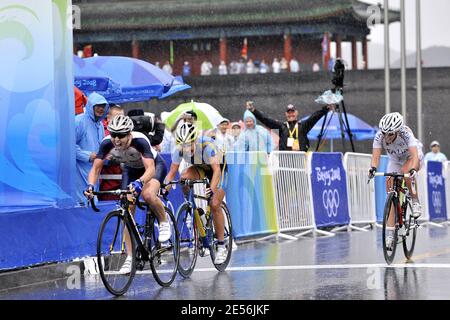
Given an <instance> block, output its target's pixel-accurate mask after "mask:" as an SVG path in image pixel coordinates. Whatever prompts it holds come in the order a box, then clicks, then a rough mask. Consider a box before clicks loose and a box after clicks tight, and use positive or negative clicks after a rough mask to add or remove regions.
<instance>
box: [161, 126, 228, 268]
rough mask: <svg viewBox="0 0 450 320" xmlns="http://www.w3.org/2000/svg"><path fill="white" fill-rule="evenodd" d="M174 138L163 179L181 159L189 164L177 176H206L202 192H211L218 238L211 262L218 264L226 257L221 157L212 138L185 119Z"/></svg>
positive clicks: (224, 169)
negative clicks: (205, 185) (172, 150)
mask: <svg viewBox="0 0 450 320" xmlns="http://www.w3.org/2000/svg"><path fill="white" fill-rule="evenodd" d="M175 141H176V144H177V148H176V150H175V151H174V152H173V153H172V165H171V166H170V170H169V173H168V174H167V177H166V179H165V181H166V182H170V181H172V180H173V179H174V178H175V175H176V174H177V172H178V168H179V167H180V163H181V161H182V160H183V159H184V161H185V162H186V163H187V164H188V165H189V167H187V168H186V169H185V170H184V171H183V172H182V173H181V179H187V180H197V179H203V178H204V177H207V178H208V179H209V181H210V189H207V190H206V193H207V195H210V194H212V196H211V200H210V207H211V211H212V214H213V223H214V228H215V230H216V236H217V240H218V246H217V254H216V257H215V260H214V264H221V263H223V262H224V261H225V260H226V257H227V251H226V250H227V249H226V247H225V242H224V217H223V214H222V209H221V204H222V201H223V199H224V197H225V190H224V188H225V186H226V180H227V166H226V162H225V157H224V155H223V153H222V152H220V151H219V150H218V148H217V146H216V145H215V144H214V140H213V139H211V138H209V137H207V136H200V137H199V133H198V129H197V127H196V126H195V125H194V124H192V123H188V122H185V123H183V124H182V125H181V126H179V127H178V128H177V129H176V131H175ZM183 192H185V193H187V192H188V189H187V188H183Z"/></svg>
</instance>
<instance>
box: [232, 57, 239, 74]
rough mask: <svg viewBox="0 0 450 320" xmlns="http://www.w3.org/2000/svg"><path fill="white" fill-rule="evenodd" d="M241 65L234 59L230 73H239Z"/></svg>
mask: <svg viewBox="0 0 450 320" xmlns="http://www.w3.org/2000/svg"><path fill="white" fill-rule="evenodd" d="M238 68H239V66H238V63H237V61H235V60H233V61H231V62H230V74H238V73H239V70H238Z"/></svg>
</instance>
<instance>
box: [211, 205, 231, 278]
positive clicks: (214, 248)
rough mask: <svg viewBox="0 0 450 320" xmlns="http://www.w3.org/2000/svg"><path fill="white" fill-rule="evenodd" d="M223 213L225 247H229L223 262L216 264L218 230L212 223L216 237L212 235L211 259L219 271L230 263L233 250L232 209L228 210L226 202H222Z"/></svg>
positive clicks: (223, 269)
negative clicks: (216, 230)
mask: <svg viewBox="0 0 450 320" xmlns="http://www.w3.org/2000/svg"><path fill="white" fill-rule="evenodd" d="M222 214H223V216H224V228H225V233H224V241H225V248H226V249H227V257H226V259H225V261H224V262H223V263H221V264H214V260H215V259H216V251H217V237H216V232H215V230H214V223H212V231H213V235H214V237H211V243H210V248H211V250H210V251H211V260H212V262H213V264H214V267H215V268H216V269H217V270H218V271H221V272H222V271H225V269H226V268H227V266H228V264H229V263H230V259H231V252H232V251H233V236H232V227H231V216H230V211H229V210H228V207H227V205H226V204H225V203H224V202H222Z"/></svg>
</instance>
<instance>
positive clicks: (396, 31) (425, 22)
mask: <svg viewBox="0 0 450 320" xmlns="http://www.w3.org/2000/svg"><path fill="white" fill-rule="evenodd" d="M362 1H363V2H366V3H373V4H377V3H381V4H382V5H383V3H384V1H383V0H362ZM405 7H406V8H405V18H406V49H407V50H408V51H415V49H416V0H405ZM389 8H391V9H400V0H389ZM421 11H422V12H421V17H422V19H421V24H422V48H423V49H425V48H428V47H431V46H447V47H450V0H421ZM371 29H372V30H371V34H370V36H369V39H370V40H371V41H372V42H375V43H380V44H383V43H384V26H382V25H379V26H376V27H372V28H371ZM390 45H391V48H392V49H393V50H397V51H400V22H396V23H393V24H392V25H391V27H390Z"/></svg>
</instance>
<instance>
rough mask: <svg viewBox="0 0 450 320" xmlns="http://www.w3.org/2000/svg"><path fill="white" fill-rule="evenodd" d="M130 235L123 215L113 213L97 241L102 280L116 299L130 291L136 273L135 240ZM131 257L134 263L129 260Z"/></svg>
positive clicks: (108, 217) (104, 221) (110, 214)
mask: <svg viewBox="0 0 450 320" xmlns="http://www.w3.org/2000/svg"><path fill="white" fill-rule="evenodd" d="M130 234H132V233H131V232H130V227H129V225H128V223H126V222H125V220H124V217H123V215H122V212H121V211H112V212H110V213H109V214H108V215H107V216H106V217H105V219H104V220H103V222H102V225H101V227H100V232H99V234H98V238H97V263H98V267H99V272H100V277H101V279H102V281H103V284H104V285H105V287H106V289H107V290H108V291H109V292H111V293H112V294H113V295H116V296H120V295H123V294H124V293H125V292H127V290H128V288H129V287H130V285H131V282H132V281H133V278H134V275H135V274H136V253H135V252H136V251H135V241H134V239H133V236H131V237H130ZM127 246H131V248H129V247H127ZM128 256H130V258H131V264H129V261H126V259H127V257H128ZM130 258H128V259H130Z"/></svg>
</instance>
